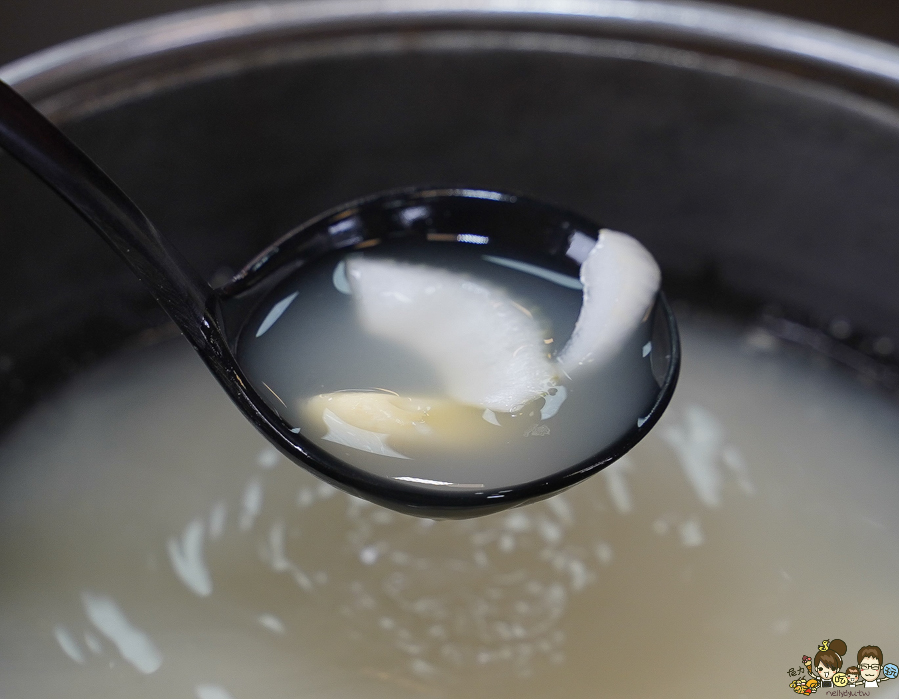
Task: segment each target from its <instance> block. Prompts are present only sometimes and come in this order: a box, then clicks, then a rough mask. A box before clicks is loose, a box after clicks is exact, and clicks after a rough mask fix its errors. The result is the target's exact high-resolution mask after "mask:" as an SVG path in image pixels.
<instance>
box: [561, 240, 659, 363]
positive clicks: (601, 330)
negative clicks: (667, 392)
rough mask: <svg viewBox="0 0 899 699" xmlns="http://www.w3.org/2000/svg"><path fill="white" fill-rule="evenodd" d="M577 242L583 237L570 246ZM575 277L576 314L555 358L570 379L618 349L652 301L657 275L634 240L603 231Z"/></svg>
mask: <svg viewBox="0 0 899 699" xmlns="http://www.w3.org/2000/svg"><path fill="white" fill-rule="evenodd" d="M582 237H583V238H585V239H587V240H589V238H587V236H582ZM578 242H581V243H583V242H584V241H572V247H573V248H574V247H576V243H578ZM580 277H581V283H582V284H583V285H584V300H583V302H582V304H581V312H580V314H579V315H578V319H577V323H576V324H575V326H574V332H573V333H572V334H571V339H569V340H568V342H567V343H566V345H565V347H564V348H563V349H562V351H561V352H560V353H559V356H558V363H559V366H560V367H561V368H562V369H563V370H564V372H565V374H566V375H567V376H569V377H571V378H575V377H576V376H577V374H579V373H581V372H583V371H585V370H586V369H589V368H593V367H597V366H600V365H602V364H603V363H604V362H606V361H607V360H609V359H611V358H612V356H613V355H614V354H615V353H616V352H617V351H618V350H619V349H620V348H621V345H622V344H623V343H624V342H625V340H627V338H628V337H629V336H630V335H631V333H633V332H634V331H635V330H636V329H637V326H638V325H639V324H640V323H641V322H642V320H643V318H644V317H645V316H646V313H647V311H649V309H650V308H651V307H652V305H653V303H654V302H655V297H656V294H657V293H658V290H659V284H660V282H661V278H662V275H661V272H660V270H659V265H658V263H656V261H655V259H654V258H653V256H652V255H651V254H650V253H649V251H648V250H647V249H646V248H644V247H643V246H642V245H641V244H640V243H639V242H638V241H637V240H636V239H634V238H632V237H631V236H629V235H626V234H624V233H618V232H616V231H610V230H608V229H603V230H602V231H600V234H599V239H598V240H597V241H596V243H595V245H593V247H592V249H590V252H589V253H587V255H586V259H584V260H583V262H582V264H581V273H580Z"/></svg>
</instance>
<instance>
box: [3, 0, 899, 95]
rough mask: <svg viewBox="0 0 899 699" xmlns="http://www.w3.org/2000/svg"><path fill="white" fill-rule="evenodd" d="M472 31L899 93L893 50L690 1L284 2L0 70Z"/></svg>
mask: <svg viewBox="0 0 899 699" xmlns="http://www.w3.org/2000/svg"><path fill="white" fill-rule="evenodd" d="M447 23H451V24H460V25H462V26H468V27H476V28H479V29H483V28H489V27H494V26H502V25H504V24H506V25H507V24H509V23H514V24H515V25H517V26H523V27H525V28H530V29H532V30H533V29H540V28H545V27H546V26H547V25H552V26H553V28H554V29H555V30H557V31H559V30H561V31H568V32H574V33H581V34H595V33H613V34H623V33H624V34H626V33H638V34H640V35H644V36H645V35H650V36H655V37H658V38H660V39H664V40H668V41H679V42H693V43H700V44H706V45H709V44H710V45H717V46H724V47H728V48H731V49H739V50H742V51H750V52H760V53H762V54H767V55H769V56H773V57H778V58H781V59H787V60H798V61H801V62H807V63H812V64H817V65H819V66H823V67H825V68H832V69H838V70H842V71H848V72H850V73H853V74H855V75H857V76H859V77H862V78H867V79H875V80H881V81H886V82H889V83H891V84H892V85H893V86H899V47H897V46H894V45H892V44H889V43H887V42H884V41H880V40H877V39H871V38H868V37H864V36H860V35H857V34H854V33H851V32H847V31H844V30H841V29H834V28H831V27H827V26H824V25H821V24H817V23H813V22H808V21H805V20H798V19H791V18H787V17H783V16H778V15H772V14H767V13H764V12H759V11H756V10H745V9H739V8H731V7H723V6H719V5H715V4H711V3H700V2H683V1H675V2H667V1H660V0H289V1H287V2H264V1H263V2H236V3H229V4H223V5H214V6H210V7H203V8H198V9H192V10H186V11H182V12H175V13H171V14H165V15H161V16H158V17H153V18H150V19H144V20H139V21H136V22H132V23H129V24H125V25H121V26H118V27H114V28H111V29H106V30H103V31H99V32H96V33H93V34H89V35H87V36H84V37H81V38H78V39H74V40H71V41H67V42H65V43H62V44H59V45H56V46H53V47H50V48H47V49H44V50H42V51H39V52H37V53H34V54H31V55H29V56H25V57H24V58H21V59H18V60H16V61H13V62H12V63H9V64H7V65H5V66H2V67H0V79H2V80H4V81H6V82H7V83H9V84H11V85H15V86H16V87H17V89H19V90H20V91H22V92H24V93H25V94H31V93H33V92H42V91H44V90H52V89H53V87H54V86H58V85H60V84H66V83H69V84H70V83H71V82H73V81H78V80H81V79H85V78H87V77H89V76H91V75H92V74H95V73H98V72H102V71H104V70H107V69H109V68H111V67H114V66H117V65H121V64H124V63H130V62H135V61H139V60H142V59H146V58H149V57H152V56H155V55H159V54H165V53H169V52H172V51H177V50H183V49H194V48H200V47H202V46H204V45H209V44H216V43H220V42H223V41H239V40H241V39H248V38H257V39H258V38H260V37H265V36H267V35H271V36H275V35H283V34H284V33H291V32H298V31H299V32H303V33H307V34H323V33H330V32H334V31H351V32H352V31H355V32H359V31H362V30H368V29H370V28H371V27H374V26H376V27H379V28H386V27H390V26H392V27H405V28H407V29H408V28H412V27H417V28H426V27H429V26H445V25H446V24H447Z"/></svg>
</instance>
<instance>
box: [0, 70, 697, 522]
mask: <svg viewBox="0 0 899 699" xmlns="http://www.w3.org/2000/svg"><path fill="white" fill-rule="evenodd" d="M0 146H3V148H5V149H6V150H7V151H8V152H9V153H10V154H11V155H13V156H14V157H15V158H17V159H18V160H19V161H21V162H22V163H23V164H24V165H25V166H27V167H28V168H30V169H31V170H32V171H33V172H34V173H35V174H37V175H38V176H39V177H40V178H42V179H43V180H44V181H45V182H46V183H47V184H49V185H50V187H51V188H53V189H54V190H55V191H56V192H57V193H58V194H60V195H61V196H62V197H63V198H64V199H65V200H66V201H68V202H69V204H71V205H72V207H73V208H74V209H75V210H76V211H77V212H78V213H79V214H80V215H81V216H82V217H84V218H85V219H86V220H87V222H88V223H89V224H90V225H91V226H92V227H93V228H94V229H95V230H97V232H98V233H100V235H101V236H102V237H103V238H104V240H106V242H107V243H109V244H110V245H111V246H112V247H113V248H114V249H115V250H116V251H117V252H118V253H119V255H120V256H121V257H122V258H123V259H124V260H125V261H126V262H127V263H128V265H129V266H130V267H131V268H132V270H133V271H134V272H135V274H137V276H138V277H139V278H140V279H141V281H142V282H144V284H145V285H146V286H147V287H148V288H149V290H150V291H151V293H152V294H153V296H154V297H155V298H156V300H157V301H158V302H159V303H160V305H162V307H163V308H164V309H165V310H166V311H167V312H168V314H169V315H170V316H171V317H172V319H173V320H174V321H175V323H176V324H177V325H178V327H179V328H180V329H181V330H182V332H183V333H184V334H185V335H186V336H187V338H188V340H190V342H191V344H192V345H193V346H194V347H195V349H196V350H197V352H198V353H199V354H200V356H201V357H202V358H203V360H204V361H205V362H206V364H207V365H208V367H209V368H210V370H211V371H212V373H213V374H214V375H215V377H216V378H217V379H218V381H219V382H220V383H221V385H222V386H223V387H224V388H225V390H226V392H227V393H228V394H229V395H230V396H231V398H232V399H233V400H234V402H235V403H236V404H237V405H238V407H239V408H240V410H241V411H242V412H243V413H244V415H245V416H246V417H247V418H248V419H249V420H250V421H251V422H252V423H253V424H254V425H255V426H256V427H257V429H259V430H260V431H261V432H262V433H263V434H264V435H265V436H266V437H267V438H268V439H269V440H270V441H271V442H272V443H273V444H274V445H275V446H277V447H278V449H280V450H281V451H282V452H283V453H284V454H285V455H287V456H288V457H289V458H291V459H292V460H293V461H295V462H297V463H298V464H300V465H302V466H304V467H306V468H308V469H310V470H311V471H313V472H314V473H316V474H317V475H319V476H320V477H322V478H324V479H325V480H327V481H329V482H330V483H332V484H334V485H336V486H338V487H340V488H342V489H344V490H346V491H348V492H350V493H352V494H354V495H358V496H360V497H364V498H366V499H369V500H372V501H374V502H377V503H379V504H382V505H385V506H387V507H391V508H393V509H397V510H400V511H403V512H407V513H411V514H416V515H422V516H429V517H469V516H476V515H481V514H487V513H489V512H494V511H497V510H501V509H505V508H507V507H512V506H515V505H521V504H524V503H526V502H529V501H532V500H537V499H541V498H543V497H547V496H549V495H551V494H553V493H554V492H556V491H558V490H560V489H563V488H567V487H569V486H571V485H574V484H575V483H577V482H578V481H580V480H582V479H584V478H586V477H587V476H589V475H591V474H593V473H595V472H596V471H598V470H600V469H601V468H603V467H605V466H607V465H608V464H610V463H611V462H613V461H614V460H616V459H617V458H619V457H620V456H622V455H623V454H624V453H626V452H627V451H628V450H630V449H631V448H632V447H633V446H634V445H635V444H636V443H637V442H638V441H639V440H640V439H641V438H642V437H643V436H644V435H645V434H646V433H647V432H648V431H649V429H651V427H652V426H653V425H654V424H655V422H656V421H657V420H658V418H659V416H660V415H661V413H662V412H663V411H664V409H665V407H666V406H667V404H668V401H669V400H670V398H671V395H672V392H673V390H674V386H675V383H676V380H677V374H678V368H679V362H680V354H679V345H678V338H677V330H676V326H675V322H674V318H673V315H672V313H671V311H670V309H669V307H668V305H667V303H666V302H665V299H664V297H663V295H662V294H661V293H660V292H657V286H658V268H657V267H656V265H655V262H654V261H653V260H652V258H651V257H650V256H649V254H648V253H647V252H646V251H645V250H644V249H643V248H642V246H640V245H639V243H637V242H636V241H635V240H633V239H632V238H629V237H628V236H624V235H622V234H618V233H614V232H611V231H603V232H599V233H598V227H597V226H596V225H595V224H592V223H591V222H590V221H588V220H586V219H583V218H581V217H580V216H578V215H576V214H572V213H569V212H566V211H563V210H559V209H557V208H555V207H552V206H548V205H546V204H542V203H539V202H535V201H533V200H530V199H527V198H524V197H519V196H515V195H510V194H501V193H496V192H488V191H484V190H473V189H472V190H469V189H458V188H457V189H434V188H431V189H425V188H419V189H413V190H405V191H400V192H390V193H386V194H381V195H378V196H374V197H370V198H368V199H364V200H360V201H357V202H353V203H351V204H348V205H346V206H344V207H341V208H340V209H337V210H334V211H331V212H328V213H326V214H323V215H321V216H319V217H317V218H315V219H313V220H312V221H310V222H308V223H306V224H304V225H303V226H300V227H299V228H297V229H295V230H294V231H291V232H290V233H288V234H287V235H286V236H285V237H283V238H281V239H280V240H278V241H277V242H275V243H274V244H273V245H272V246H270V247H269V248H267V249H266V250H265V251H264V252H263V253H262V254H260V255H259V256H257V257H256V258H255V259H254V260H253V261H252V262H251V263H250V264H249V265H248V266H247V267H246V268H245V269H244V270H243V271H242V272H240V273H239V274H238V275H237V276H236V277H235V278H234V279H233V280H232V281H231V282H230V283H229V284H227V285H225V286H224V287H222V288H221V289H217V290H213V289H212V288H211V287H210V286H209V285H208V284H207V283H206V282H205V281H204V280H203V279H202V278H201V277H200V276H199V275H198V274H197V273H196V272H195V271H194V270H193V269H192V268H191V267H190V265H189V264H188V263H187V262H186V261H185V260H184V259H183V258H182V257H181V255H180V254H179V253H178V252H177V251H176V250H175V249H174V248H173V247H172V246H171V245H170V244H169V243H168V242H167V241H166V240H165V239H164V238H162V236H160V235H159V233H158V232H157V231H156V229H155V228H154V227H153V225H152V224H151V223H150V221H149V220H148V219H147V218H146V217H145V216H144V215H143V213H141V211H140V210H139V209H138V208H137V207H136V206H135V205H134V203H133V202H131V200H130V199H129V198H128V197H127V196H126V195H125V194H124V193H123V192H122V191H121V190H120V189H119V188H118V187H117V186H116V185H115V184H114V183H113V182H112V181H111V180H110V179H109V178H108V177H107V176H106V175H105V174H104V173H103V172H102V171H101V170H100V169H99V168H98V167H97V166H96V165H95V164H94V163H93V162H92V161H91V160H90V159H89V158H88V157H87V156H86V155H85V154H84V153H82V152H81V151H80V150H79V149H78V148H77V146H75V145H74V144H72V143H71V141H69V140H68V139H67V138H66V137H65V136H64V135H63V134H62V133H61V132H60V131H59V130H58V129H57V128H56V127H55V126H53V125H52V124H51V123H50V122H49V121H48V120H46V119H45V118H44V117H43V116H42V115H40V114H39V113H38V112H37V111H36V110H35V109H34V108H33V107H31V105H29V104H28V102H27V101H25V100H24V99H23V98H22V97H20V96H19V95H18V94H17V93H16V92H15V91H14V90H12V88H10V87H9V86H7V85H5V84H3V83H2V82H0ZM322 280H324V282H323V281H322ZM323 283H324V286H323V285H322V284H323ZM325 287H327V292H325V291H324V290H323V289H324V288H325ZM329 294H330V296H329ZM332 297H333V298H332ZM323 313H324V315H323ZM341 313H342V314H343V316H342V318H343V320H341V315H340V314H341ZM354 319H355V320H354ZM566 324H567V325H566ZM316 342H319V345H320V346H319V348H318V351H315V343H316ZM554 350H555V351H554ZM285 352H286V354H285ZM291 359H296V362H297V365H298V367H289V366H288V365H289V363H290V362H289V360H291ZM379 362H380V364H379ZM329 364H330V367H329V366H328V365H329ZM379 367H381V369H383V368H384V367H387V368H386V369H384V371H382V372H381V373H380V374H379V373H378V371H380V370H381V369H379ZM585 367H589V368H587V369H585ZM287 369H289V370H287ZM416 371H418V374H420V375H421V376H424V377H425V379H424V380H423V385H422V386H423V387H424V388H429V390H431V393H430V394H429V395H424V394H422V393H421V392H420V389H419V391H418V392H417V391H416V390H414V387H412V388H410V387H409V386H401V384H403V382H404V381H405V380H406V379H408V378H409V377H414V376H416ZM429 371H430V374H429V373H428V372H429ZM360 372H362V373H360ZM366 372H368V373H366ZM329 373H330V375H333V378H328V376H329ZM382 376H390V377H393V379H391V380H393V381H394V383H396V385H393V386H382V385H379V384H375V383H373V381H374V380H375V379H380V377H382ZM428 376H431V377H432V379H433V377H436V379H434V380H433V381H432V384H433V385H431V386H430V387H428V386H425V384H427V383H428V381H427V377H428ZM582 376H583V377H587V378H582ZM372 377H375V378H374V379H373V378H372ZM409 380H411V379H409ZM325 384H328V385H325ZM375 386H377V388H378V390H377V391H373V390H372V388H373V387H375ZM310 387H314V388H315V389H316V390H310ZM435 387H437V388H438V389H441V390H442V392H443V394H442V395H436V394H435V393H434V389H435ZM425 393H427V391H425ZM578 401H580V403H578ZM563 402H564V403H565V405H564V406H563V405H562V403H563ZM578 406H579V407H578ZM310 416H311V417H310ZM563 418H564V419H563ZM502 429H505V430H506V431H507V433H508V434H514V435H515V437H514V439H513V438H507V437H506V436H502V437H497V436H496V435H499V434H501V432H498V431H497V432H493V430H502ZM551 431H552V438H551V439H544V437H546V436H548V435H550V432H551ZM482 434H483V435H484V439H485V440H486V441H485V442H483V443H480V442H479V441H478V439H479V435H482ZM502 434H503V435H505V433H502ZM431 435H433V438H432V437H431ZM535 437H540V438H541V439H535ZM372 440H375V441H372ZM441 440H442V441H443V442H445V443H451V444H452V445H453V449H454V450H455V451H453V449H451V450H450V451H446V450H444V451H443V452H441V451H440V449H441V448H442V447H439V446H438V447H435V446H434V445H439V444H440V443H441ZM491 440H492V442H491ZM553 440H555V441H553ZM488 443H492V444H494V446H495V445H496V444H499V445H501V446H502V445H505V446H502V448H501V449H500V451H504V452H505V455H504V457H503V459H504V460H505V461H503V460H502V459H500V460H497V459H496V458H494V456H492V455H491V454H492V452H491V451H490V449H488V448H487V447H485V446H484V444H488ZM574 443H578V444H580V446H579V447H573V446H572V444H574ZM379 445H380V446H379ZM578 449H580V451H578ZM379 450H380V451H379ZM429 450H430V451H429ZM494 451H496V449H494ZM510 459H511V463H513V466H514V468H507V469H504V468H501V467H499V466H497V464H500V463H504V462H509V461H510ZM397 464H402V468H399V467H398V466H397Z"/></svg>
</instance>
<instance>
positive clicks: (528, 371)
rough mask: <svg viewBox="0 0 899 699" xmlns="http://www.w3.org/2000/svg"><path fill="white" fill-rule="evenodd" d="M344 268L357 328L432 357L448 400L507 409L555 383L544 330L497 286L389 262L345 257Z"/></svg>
mask: <svg viewBox="0 0 899 699" xmlns="http://www.w3.org/2000/svg"><path fill="white" fill-rule="evenodd" d="M346 272H347V279H348V280H349V283H350V287H351V289H352V293H353V297H354V299H355V300H356V306H357V312H358V314H359V319H360V321H361V323H362V325H363V327H364V328H365V329H366V330H368V331H369V332H371V333H373V334H374V335H378V336H380V337H383V338H386V339H389V340H392V341H394V342H397V343H400V344H402V345H405V346H406V347H410V348H412V349H413V350H414V351H416V352H417V353H418V354H420V355H421V356H422V357H423V358H424V359H426V360H427V361H428V362H430V364H431V365H432V366H433V367H434V368H435V369H436V370H437V372H438V374H439V375H440V377H441V379H442V380H443V384H444V386H445V388H446V392H447V394H448V395H449V397H451V398H453V399H454V400H456V401H459V402H460V403H464V404H467V405H474V406H478V407H480V408H487V409H490V410H494V411H496V412H505V413H508V412H513V411H514V410H516V409H517V408H519V407H521V406H523V405H524V404H526V403H528V402H530V401H531V400H533V399H534V398H536V397H538V396H540V395H543V394H544V393H546V391H547V390H549V389H550V388H551V387H552V386H554V385H555V384H556V374H557V368H556V366H555V364H554V362H552V361H551V360H550V358H549V355H548V354H547V351H546V344H545V343H544V342H543V340H544V335H543V329H542V328H541V327H540V324H539V323H538V322H537V321H536V320H535V319H534V318H533V317H532V316H531V314H530V312H529V311H528V310H527V309H526V308H523V307H522V306H520V305H519V304H517V303H515V301H514V300H513V299H511V298H510V297H509V296H508V295H507V294H506V293H505V292H504V291H503V290H502V289H499V288H498V287H495V286H493V285H492V284H490V283H488V282H485V281H482V280H475V279H471V278H469V277H466V276H464V275H461V274H456V273H453V272H449V271H446V270H441V269H435V268H433V267H427V266H424V265H411V264H405V263H400V262H394V261H391V260H376V259H366V258H351V259H349V260H347V263H346Z"/></svg>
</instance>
